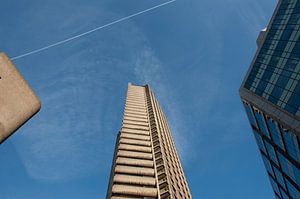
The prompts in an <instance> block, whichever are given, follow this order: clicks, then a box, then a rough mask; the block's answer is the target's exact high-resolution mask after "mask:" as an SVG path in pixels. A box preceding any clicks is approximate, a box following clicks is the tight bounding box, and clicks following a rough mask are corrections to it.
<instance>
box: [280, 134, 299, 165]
mask: <svg viewBox="0 0 300 199" xmlns="http://www.w3.org/2000/svg"><path fill="white" fill-rule="evenodd" d="M282 134H283V138H284V142H285V145H286V148H287V152H288V154H289V155H290V156H291V157H292V158H294V159H295V160H296V161H298V162H299V163H300V149H299V145H298V140H297V137H296V135H294V134H293V133H291V132H289V131H286V130H285V131H283V132H282Z"/></svg>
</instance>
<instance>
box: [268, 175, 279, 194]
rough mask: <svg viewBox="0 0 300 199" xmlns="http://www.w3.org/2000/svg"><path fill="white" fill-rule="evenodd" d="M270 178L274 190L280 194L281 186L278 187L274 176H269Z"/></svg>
mask: <svg viewBox="0 0 300 199" xmlns="http://www.w3.org/2000/svg"><path fill="white" fill-rule="evenodd" d="M269 179H270V182H271V185H272V187H273V190H274V191H275V193H277V194H278V195H280V192H279V188H278V185H277V183H276V182H275V181H274V180H273V178H272V177H270V176H269Z"/></svg>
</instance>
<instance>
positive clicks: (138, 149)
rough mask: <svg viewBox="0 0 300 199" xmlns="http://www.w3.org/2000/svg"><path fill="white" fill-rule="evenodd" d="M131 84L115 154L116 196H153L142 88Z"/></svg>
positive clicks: (153, 176)
mask: <svg viewBox="0 0 300 199" xmlns="http://www.w3.org/2000/svg"><path fill="white" fill-rule="evenodd" d="M133 87H134V86H130V87H129V90H128V94H127V99H126V104H125V111H124V117H123V124H122V128H121V130H120V136H119V140H118V143H117V144H118V147H117V153H116V160H115V161H116V162H115V171H114V177H113V183H114V184H113V187H112V193H113V197H112V198H114V199H116V198H144V197H147V198H156V197H157V189H156V180H155V170H154V163H153V155H152V146H151V139H150V133H149V123H148V116H147V109H146V104H145V97H144V95H145V94H144V88H140V87H138V88H137V89H135V88H133Z"/></svg>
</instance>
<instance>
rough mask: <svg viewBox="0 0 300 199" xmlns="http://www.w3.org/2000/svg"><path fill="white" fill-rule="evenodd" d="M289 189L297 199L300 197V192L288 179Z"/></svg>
mask: <svg viewBox="0 0 300 199" xmlns="http://www.w3.org/2000/svg"><path fill="white" fill-rule="evenodd" d="M286 184H287V187H288V190H289V194H290V195H291V196H292V197H293V198H296V199H299V198H300V192H299V191H298V190H297V189H296V188H295V187H294V186H293V185H292V184H291V183H290V182H289V181H288V180H287V181H286Z"/></svg>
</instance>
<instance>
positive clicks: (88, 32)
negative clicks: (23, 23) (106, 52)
mask: <svg viewBox="0 0 300 199" xmlns="http://www.w3.org/2000/svg"><path fill="white" fill-rule="evenodd" d="M175 1H176V0H171V1H168V2H165V3H162V4H159V5H157V6H153V7H151V8H148V9H146V10H143V11H140V12H137V13H135V14H132V15H129V16H127V17H123V18H121V19H118V20H116V21H113V22H110V23H108V24H105V25H103V26H99V27H97V28H94V29H92V30H89V31H87V32H84V33H81V34H79V35H76V36H73V37H70V38H68V39H64V40H62V41H59V42H56V43H53V44H50V45H48V46H45V47H43V48H39V49H36V50H33V51H30V52H28V53H24V54H22V55H18V56H15V57H12V58H11V60H16V59H20V58H22V57H26V56H28V55H32V54H35V53H38V52H41V51H43V50H47V49H49V48H52V47H54V46H58V45H61V44H64V43H66V42H68V41H71V40H74V39H77V38H79V37H83V36H85V35H87V34H90V33H92V32H95V31H97V30H100V29H103V28H106V27H108V26H111V25H114V24H116V23H119V22H121V21H124V20H127V19H130V18H132V17H135V16H138V15H140V14H143V13H146V12H149V11H151V10H154V9H156V8H159V7H162V6H164V5H167V4H170V3H173V2H175Z"/></svg>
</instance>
